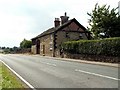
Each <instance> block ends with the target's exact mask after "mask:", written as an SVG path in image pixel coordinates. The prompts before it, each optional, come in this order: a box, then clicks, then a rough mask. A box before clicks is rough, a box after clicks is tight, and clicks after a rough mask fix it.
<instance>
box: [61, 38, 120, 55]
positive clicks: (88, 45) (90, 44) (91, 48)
mask: <svg viewBox="0 0 120 90" xmlns="http://www.w3.org/2000/svg"><path fill="white" fill-rule="evenodd" d="M61 46H62V48H63V50H64V51H65V52H68V53H72V54H87V55H106V56H120V37H117V38H106V39H102V40H79V41H69V42H65V43H63V44H62V45H61Z"/></svg>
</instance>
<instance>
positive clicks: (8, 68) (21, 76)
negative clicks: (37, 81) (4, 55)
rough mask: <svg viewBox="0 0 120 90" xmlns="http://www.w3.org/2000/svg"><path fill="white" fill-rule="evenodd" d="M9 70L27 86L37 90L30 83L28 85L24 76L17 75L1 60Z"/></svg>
mask: <svg viewBox="0 0 120 90" xmlns="http://www.w3.org/2000/svg"><path fill="white" fill-rule="evenodd" d="M0 61H1V62H2V63H3V64H4V65H5V66H6V67H7V68H8V69H9V70H11V71H12V72H13V73H14V74H15V75H16V76H17V77H18V78H20V79H21V80H22V81H23V82H24V83H25V84H26V85H28V86H29V87H30V88H31V89H33V90H36V89H35V88H34V87H33V86H32V85H31V84H30V83H28V82H27V81H26V80H25V79H24V78H23V77H22V76H20V75H19V74H18V73H16V72H15V71H14V70H13V69H12V68H11V67H10V66H8V65H7V64H6V63H5V62H3V61H2V60H0Z"/></svg>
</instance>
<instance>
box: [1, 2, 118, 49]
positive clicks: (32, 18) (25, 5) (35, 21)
mask: <svg viewBox="0 0 120 90" xmlns="http://www.w3.org/2000/svg"><path fill="white" fill-rule="evenodd" d="M118 2H119V0H0V46H5V47H14V46H17V47H19V44H20V42H21V41H22V40H23V39H24V38H26V39H31V38H33V37H35V36H36V35H38V34H40V33H41V32H43V31H44V30H47V29H48V28H50V27H53V26H54V23H53V22H54V18H56V17H60V16H61V15H64V12H67V15H68V16H69V17H70V19H72V18H76V19H77V20H78V21H79V22H80V23H81V24H82V25H83V26H85V27H87V25H88V23H87V22H88V19H89V16H88V15H87V12H91V11H92V9H93V8H94V6H95V4H96V3H99V4H100V5H103V4H107V5H110V6H111V8H116V7H117V6H118Z"/></svg>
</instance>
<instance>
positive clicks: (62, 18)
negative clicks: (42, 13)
mask: <svg viewBox="0 0 120 90" xmlns="http://www.w3.org/2000/svg"><path fill="white" fill-rule="evenodd" d="M60 18H61V25H62V24H64V23H65V22H67V21H68V19H69V17H68V16H67V13H66V12H65V15H64V16H61V17H60Z"/></svg>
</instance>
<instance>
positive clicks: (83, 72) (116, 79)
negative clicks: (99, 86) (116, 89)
mask: <svg viewBox="0 0 120 90" xmlns="http://www.w3.org/2000/svg"><path fill="white" fill-rule="evenodd" d="M75 71H77V72H82V73H86V74H91V75H95V76H99V77H104V78H109V79H112V80H116V81H119V80H120V79H118V78H114V77H110V76H105V75H101V74H96V73H92V72H87V71H83V70H79V69H75Z"/></svg>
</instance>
